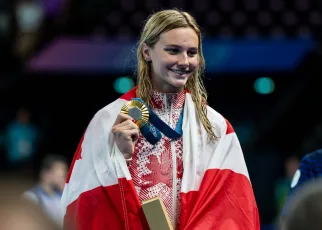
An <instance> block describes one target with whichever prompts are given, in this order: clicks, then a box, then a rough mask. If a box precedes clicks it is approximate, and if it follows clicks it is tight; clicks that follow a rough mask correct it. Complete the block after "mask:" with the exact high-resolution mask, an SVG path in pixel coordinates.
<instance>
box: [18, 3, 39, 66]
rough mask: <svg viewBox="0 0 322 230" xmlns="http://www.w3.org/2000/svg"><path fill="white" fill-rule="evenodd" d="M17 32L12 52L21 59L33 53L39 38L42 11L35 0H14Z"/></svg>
mask: <svg viewBox="0 0 322 230" xmlns="http://www.w3.org/2000/svg"><path fill="white" fill-rule="evenodd" d="M15 18H16V24H17V32H16V39H15V48H14V53H15V54H16V56H17V57H19V58H20V59H22V60H26V59H27V58H28V57H30V56H31V55H32V54H34V52H35V50H36V48H37V46H38V45H39V42H40V39H41V29H42V26H43V23H44V11H43V8H42V7H41V5H40V4H39V2H38V1H36V0H16V4H15Z"/></svg>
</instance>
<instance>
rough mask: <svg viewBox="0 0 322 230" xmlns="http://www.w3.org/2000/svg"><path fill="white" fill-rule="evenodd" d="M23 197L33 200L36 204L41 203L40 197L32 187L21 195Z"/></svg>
mask: <svg viewBox="0 0 322 230" xmlns="http://www.w3.org/2000/svg"><path fill="white" fill-rule="evenodd" d="M21 197H22V198H23V199H26V200H29V201H32V202H34V203H36V204H38V203H39V200H38V197H37V195H36V193H35V192H34V191H33V190H32V189H30V190H28V191H25V192H24V193H23V194H22V195H21Z"/></svg>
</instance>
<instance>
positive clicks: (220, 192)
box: [180, 169, 260, 230]
mask: <svg viewBox="0 0 322 230" xmlns="http://www.w3.org/2000/svg"><path fill="white" fill-rule="evenodd" d="M181 202H182V210H181V217H180V225H181V226H180V229H184V230H190V229H205V230H211V229H216V230H217V229H227V230H228V229H229V230H259V229H260V226H259V216H258V210H257V205H256V201H255V198H254V194H253V190H252V187H251V184H250V182H249V180H248V178H247V177H246V176H244V175H242V174H239V173H235V172H233V171H231V170H228V169H224V170H219V169H211V170H207V172H206V173H205V176H204V178H203V180H202V184H201V186H200V189H199V191H192V192H188V193H182V194H181Z"/></svg>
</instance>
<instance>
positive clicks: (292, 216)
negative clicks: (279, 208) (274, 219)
mask: <svg viewBox="0 0 322 230" xmlns="http://www.w3.org/2000/svg"><path fill="white" fill-rule="evenodd" d="M281 229H282V230H320V229H322V180H321V178H320V179H317V180H315V181H309V182H308V183H306V184H303V185H302V186H301V188H299V189H297V191H295V195H294V196H293V198H292V200H291V201H290V203H289V208H288V212H287V214H286V215H285V216H284V217H283V222H282V223H281Z"/></svg>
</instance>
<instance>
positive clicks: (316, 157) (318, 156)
mask: <svg viewBox="0 0 322 230" xmlns="http://www.w3.org/2000/svg"><path fill="white" fill-rule="evenodd" d="M301 161H305V162H307V163H318V162H321V163H322V149H318V150H315V151H313V152H311V153H308V154H306V155H305V156H304V157H303V158H302V160H301Z"/></svg>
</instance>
